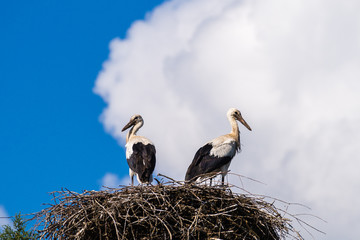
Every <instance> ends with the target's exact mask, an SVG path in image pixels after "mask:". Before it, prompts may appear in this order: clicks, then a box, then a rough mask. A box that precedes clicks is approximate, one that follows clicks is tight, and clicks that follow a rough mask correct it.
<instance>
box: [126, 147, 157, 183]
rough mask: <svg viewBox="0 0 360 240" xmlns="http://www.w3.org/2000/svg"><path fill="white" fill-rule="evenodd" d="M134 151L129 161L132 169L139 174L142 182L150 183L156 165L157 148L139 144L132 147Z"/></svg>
mask: <svg viewBox="0 0 360 240" xmlns="http://www.w3.org/2000/svg"><path fill="white" fill-rule="evenodd" d="M132 149H133V153H132V154H131V156H130V158H129V159H127V162H128V164H129V167H130V169H131V170H133V171H134V172H136V173H137V174H138V176H139V179H140V181H141V182H149V181H150V176H151V174H152V173H153V171H154V169H155V164H156V157H155V154H156V150H155V146H154V145H152V144H146V145H144V144H143V143H141V142H138V143H135V144H134V145H133V146H132Z"/></svg>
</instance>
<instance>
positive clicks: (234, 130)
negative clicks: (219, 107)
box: [228, 116, 240, 148]
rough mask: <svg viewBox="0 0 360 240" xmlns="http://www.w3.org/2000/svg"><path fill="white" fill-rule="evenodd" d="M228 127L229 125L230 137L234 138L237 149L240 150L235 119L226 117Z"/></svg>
mask: <svg viewBox="0 0 360 240" xmlns="http://www.w3.org/2000/svg"><path fill="white" fill-rule="evenodd" d="M228 119H229V122H230V125H231V133H230V136H231V137H233V138H234V140H235V141H236V145H237V148H240V132H239V126H238V124H237V122H236V119H235V118H234V117H233V116H228Z"/></svg>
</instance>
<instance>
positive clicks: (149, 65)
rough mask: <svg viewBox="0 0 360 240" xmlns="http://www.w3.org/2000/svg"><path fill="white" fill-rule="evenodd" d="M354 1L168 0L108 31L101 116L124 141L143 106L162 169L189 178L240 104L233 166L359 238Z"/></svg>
mask: <svg viewBox="0 0 360 240" xmlns="http://www.w3.org/2000/svg"><path fill="white" fill-rule="evenodd" d="M359 9H360V2H358V1H355V0H354V1H351V0H349V1H346V2H344V1H339V0H330V1H325V0H315V1H311V2H309V1H307V2H304V1H300V0H294V1H286V0H274V1H265V0H257V1H238V0H223V1H218V0H192V1H187V0H173V1H168V2H165V3H164V4H162V5H161V6H159V7H158V8H156V9H155V10H154V11H153V12H152V13H151V14H149V15H148V16H147V18H146V19H145V20H144V21H137V22H134V23H133V25H132V26H131V28H130V29H129V31H128V33H127V37H126V38H125V39H114V40H113V41H112V42H111V43H110V55H109V59H108V60H107V61H106V62H105V63H104V65H103V69H102V71H101V72H100V73H99V76H98V78H97V81H96V86H95V88H94V89H95V92H96V93H97V94H99V95H100V96H102V97H103V99H104V100H105V101H106V102H107V104H108V106H107V108H106V109H105V110H104V112H103V113H102V121H103V123H104V126H105V127H106V129H107V131H108V132H110V133H111V134H112V135H113V136H114V137H115V138H116V139H118V140H119V143H120V144H121V145H123V144H124V137H125V135H124V134H123V133H122V132H121V129H122V127H123V126H124V125H125V123H126V122H127V121H128V119H129V118H130V116H131V115H133V114H135V113H140V114H142V115H143V117H144V120H145V125H144V127H143V128H142V129H141V130H140V132H139V134H140V135H144V136H147V137H149V138H150V139H151V140H152V141H153V142H154V143H155V145H156V148H157V167H156V169H157V172H160V173H163V174H165V175H169V176H171V177H174V178H176V179H183V178H184V174H185V171H186V168H187V166H188V165H189V164H190V162H191V160H192V157H193V155H194V153H195V151H196V150H197V149H198V148H199V147H200V146H201V145H202V144H204V143H205V142H206V141H208V140H211V139H212V138H214V137H216V136H218V135H221V134H225V133H227V132H228V131H229V130H230V127H229V124H228V123H227V120H226V111H227V110H228V108H230V107H236V108H239V109H240V110H241V112H242V114H243V117H244V118H245V119H246V121H247V122H248V123H249V124H250V126H251V127H252V129H253V131H252V132H249V131H247V130H246V129H245V128H242V127H240V131H241V139H242V145H243V146H242V147H243V151H242V152H241V154H239V155H237V156H236V157H235V159H234V161H233V162H232V164H231V166H230V169H231V171H232V172H235V173H240V174H243V175H246V176H249V177H252V178H255V179H258V180H260V181H262V182H265V183H266V184H267V186H266V187H264V186H262V185H256V184H255V185H249V186H248V187H249V188H251V189H249V190H250V191H255V192H259V193H265V194H268V195H272V196H274V195H275V196H276V197H279V198H281V199H284V200H288V201H296V202H302V203H305V204H307V205H309V206H311V207H312V208H313V212H312V213H314V214H316V215H319V216H321V217H323V218H324V219H326V220H327V221H328V224H325V225H321V223H320V225H321V226H320V228H322V230H324V231H325V232H327V235H326V236H322V235H319V236H317V237H318V239H321V238H324V239H325V238H326V239H339V238H342V239H344V238H346V239H354V238H355V236H357V233H356V232H355V230H354V229H353V227H352V226H354V225H356V224H359V223H360V220H359V217H358V213H359V212H360V207H359V206H357V205H356V204H353V201H354V199H358V197H359V195H360V193H359V191H358V189H360V175H359V174H358V173H357V169H359V167H360V162H359V161H358V157H357V155H358V154H357V152H358V146H359V142H360V134H359V133H360V125H359V121H360V111H359V109H360V95H359V92H360V81H359V79H360V68H359V66H360V15H359V14H358V10H359ZM230 180H231V179H230ZM234 181H235V179H234ZM315 224H317V222H315ZM335 225H336V227H334V226H335Z"/></svg>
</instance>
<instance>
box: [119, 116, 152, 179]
mask: <svg viewBox="0 0 360 240" xmlns="http://www.w3.org/2000/svg"><path fill="white" fill-rule="evenodd" d="M143 125H144V120H143V118H142V117H141V116H140V115H134V116H132V117H131V118H130V121H129V122H128V123H127V124H126V125H125V127H124V128H123V129H122V132H123V131H125V130H126V129H128V128H130V127H131V129H130V131H129V132H128V133H127V135H126V145H125V147H126V160H127V162H128V165H129V175H130V178H131V185H134V175H136V177H137V180H138V182H139V183H140V184H143V183H146V184H149V183H151V182H152V180H153V176H152V173H153V171H154V168H155V163H156V158H155V154H156V150H155V146H154V144H153V143H152V142H151V141H150V140H149V139H147V138H145V137H142V136H137V135H136V133H137V131H138V130H139V129H140V128H141V127H142V126H143Z"/></svg>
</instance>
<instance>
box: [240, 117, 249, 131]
mask: <svg viewBox="0 0 360 240" xmlns="http://www.w3.org/2000/svg"><path fill="white" fill-rule="evenodd" d="M238 120H239V121H240V122H241V123H242V124H243V125H244V126H245V127H246V128H247V129H249V130H250V131H251V127H250V126H249V124H247V122H246V121H245V120H244V119H243V118H242V117H241V116H240V118H239V119H238Z"/></svg>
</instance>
